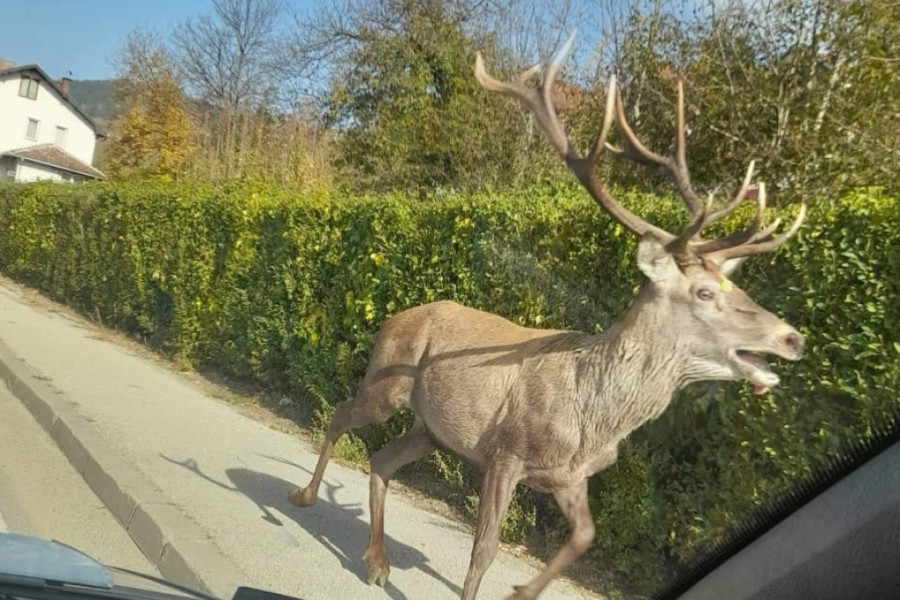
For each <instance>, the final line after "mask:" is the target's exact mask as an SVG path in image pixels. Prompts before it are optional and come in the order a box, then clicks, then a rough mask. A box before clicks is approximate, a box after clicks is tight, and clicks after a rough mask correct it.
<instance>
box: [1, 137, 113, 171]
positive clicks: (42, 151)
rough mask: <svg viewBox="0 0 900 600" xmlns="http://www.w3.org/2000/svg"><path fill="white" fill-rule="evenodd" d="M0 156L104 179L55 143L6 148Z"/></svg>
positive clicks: (89, 166) (92, 168) (93, 169)
mask: <svg viewBox="0 0 900 600" xmlns="http://www.w3.org/2000/svg"><path fill="white" fill-rule="evenodd" d="M0 156H10V157H13V158H18V159H21V160H26V161H29V162H33V163H38V164H41V165H47V166H50V167H55V168H57V169H61V170H63V171H68V172H70V173H78V174H79V175H84V176H86V177H93V178H94V179H106V175H104V174H103V173H101V172H100V171H98V170H97V169H95V168H94V167H92V166H91V165H89V164H87V163H86V162H83V161H80V160H78V159H77V158H75V157H74V156H72V155H71V154H69V153H68V152H66V151H65V150H63V149H62V148H60V147H59V146H57V145H55V144H38V145H36V146H28V147H27V148H19V149H18V150H8V151H6V152H4V153H3V154H0Z"/></svg>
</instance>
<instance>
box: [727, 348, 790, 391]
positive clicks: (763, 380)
mask: <svg viewBox="0 0 900 600" xmlns="http://www.w3.org/2000/svg"><path fill="white" fill-rule="evenodd" d="M730 354H731V359H732V361H733V362H734V364H735V366H736V367H737V368H738V370H739V371H740V372H741V374H742V375H743V376H744V378H746V379H747V380H748V381H749V382H750V383H752V384H753V393H754V394H765V393H766V392H767V391H768V390H769V388H770V387H775V386H776V385H778V382H779V381H780V379H779V377H778V375H776V374H775V373H774V372H772V369H771V368H769V363H767V362H766V360H765V359H764V358H763V357H762V356H760V355H759V354H758V353H756V352H753V351H751V350H743V349H738V350H732V351H731V353H730Z"/></svg>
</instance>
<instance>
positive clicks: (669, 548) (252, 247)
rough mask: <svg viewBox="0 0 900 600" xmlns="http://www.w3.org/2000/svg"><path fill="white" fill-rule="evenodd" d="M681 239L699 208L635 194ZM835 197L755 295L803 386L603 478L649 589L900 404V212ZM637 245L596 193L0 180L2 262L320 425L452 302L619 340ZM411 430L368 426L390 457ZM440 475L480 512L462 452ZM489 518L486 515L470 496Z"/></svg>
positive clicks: (701, 421) (653, 448) (724, 401)
mask: <svg viewBox="0 0 900 600" xmlns="http://www.w3.org/2000/svg"><path fill="white" fill-rule="evenodd" d="M622 197H623V199H624V201H625V202H626V203H628V204H629V206H631V207H633V209H634V210H636V211H637V212H639V213H640V214H642V215H645V216H646V217H647V218H649V219H650V220H652V221H654V222H656V223H659V224H660V225H662V226H664V227H669V228H674V227H676V226H677V225H678V224H679V223H680V222H681V220H682V219H683V215H682V212H681V211H680V209H679V208H678V207H676V206H674V205H673V204H672V203H671V202H669V201H667V200H665V199H653V198H649V197H642V196H639V195H635V194H628V193H623V194H622ZM825 206H826V203H824V202H823V203H821V205H820V207H819V208H816V209H815V210H814V211H812V214H811V215H810V216H809V217H808V222H807V225H806V226H805V227H804V229H803V230H802V232H801V234H799V235H798V237H797V238H796V239H795V240H792V241H791V242H790V243H788V244H786V245H785V246H783V247H782V249H780V250H779V251H778V252H776V253H774V254H770V255H764V256H761V257H756V258H753V259H751V260H750V261H748V263H747V264H746V265H745V266H744V267H743V269H742V272H741V274H740V276H738V277H737V278H736V279H737V281H738V283H740V284H744V287H745V289H747V291H748V292H749V293H750V294H751V295H752V296H753V297H754V298H755V299H756V300H757V301H759V302H760V304H762V305H763V306H766V307H767V308H769V309H771V310H773V311H774V312H776V313H777V314H780V315H782V316H784V317H785V319H786V320H788V321H789V322H791V323H792V324H793V325H795V326H796V327H798V328H799V329H800V330H801V331H802V332H803V333H804V334H805V335H807V337H808V340H809V346H808V353H807V357H806V358H805V359H804V360H803V361H802V362H800V363H797V364H782V365H779V366H778V370H779V371H780V372H781V373H782V384H781V386H779V387H778V388H777V389H775V390H774V391H773V392H772V393H771V394H769V395H767V396H764V397H755V396H752V395H750V394H749V393H748V389H747V388H748V386H746V385H740V384H734V383H728V384H715V385H708V386H694V387H693V388H691V389H689V390H687V391H686V392H685V393H684V394H682V397H681V399H680V400H679V401H677V402H675V403H673V406H672V407H671V408H670V409H669V410H668V411H667V412H666V413H665V414H664V415H663V417H662V418H660V419H659V420H658V421H656V422H654V423H651V424H649V425H647V426H645V427H644V428H642V429H641V430H639V431H638V432H636V433H635V434H634V435H633V436H632V437H631V439H630V440H629V441H628V442H627V443H626V444H625V447H624V448H623V451H622V454H621V458H620V460H619V462H618V463H617V464H616V465H615V466H613V467H611V468H610V469H608V470H607V471H605V472H604V473H603V474H602V475H600V476H598V477H595V478H594V480H593V481H592V502H593V510H594V514H595V517H596V523H597V530H598V539H597V544H596V545H595V547H594V549H593V550H592V553H593V554H592V555H591V557H589V558H588V559H587V560H588V561H592V560H593V561H596V564H597V566H598V568H599V569H602V570H604V572H606V571H607V570H612V571H613V572H614V573H615V574H616V575H618V576H622V577H624V579H625V580H627V581H631V582H633V583H634V584H635V585H636V587H637V589H639V590H642V591H644V592H646V591H648V590H649V589H650V588H652V586H653V585H654V584H656V583H657V582H658V581H659V580H660V578H661V577H663V574H664V572H665V568H667V566H669V565H671V564H672V561H685V560H689V559H690V557H691V556H693V555H694V554H695V553H696V552H697V551H699V550H703V549H704V548H706V547H708V545H709V544H710V543H714V542H716V541H718V540H720V539H721V538H722V536H723V535H724V534H725V532H727V531H728V528H729V527H733V526H734V525H735V524H736V523H738V522H740V520H741V519H742V518H744V517H745V516H746V515H747V514H748V512H749V511H752V510H753V509H754V508H756V507H758V506H759V505H760V504H761V503H762V502H764V501H766V500H767V499H770V498H772V497H773V496H774V495H776V494H778V493H780V492H782V491H783V490H785V489H786V488H788V487H789V486H790V485H791V482H793V481H795V480H796V478H797V477H799V476H803V475H804V474H807V473H809V472H810V471H811V470H812V469H815V468H816V467H818V466H820V465H822V464H824V462H825V461H826V460H827V457H828V456H829V455H830V454H833V453H835V452H838V451H840V449H841V447H842V446H843V445H845V444H847V443H851V442H853V441H855V440H859V439H862V438H865V437H866V436H867V435H870V433H871V431H872V429H873V428H874V427H877V424H878V423H879V422H883V420H884V419H885V418H886V416H887V415H888V414H889V413H890V412H891V411H892V410H895V409H896V407H897V405H898V400H897V399H896V390H897V389H898V376H900V344H898V343H897V340H900V335H898V334H900V300H898V298H900V289H898V288H900V233H898V231H900V210H898V206H897V203H896V201H895V199H892V198H888V197H884V196H883V195H880V194H879V193H878V192H877V191H861V192H858V193H856V194H853V195H850V196H848V197H845V198H842V199H840V200H839V201H837V202H836V203H834V205H833V206H832V207H831V208H825ZM633 254H634V242H633V240H632V239H631V238H630V236H628V235H626V234H625V233H624V232H623V231H622V229H621V227H619V226H616V225H614V224H613V223H611V222H610V220H609V219H608V218H606V217H605V215H603V214H601V213H600V211H599V210H598V209H597V208H596V206H594V205H593V204H592V203H591V202H590V201H589V200H586V199H585V198H584V195H583V194H582V193H581V192H579V191H573V190H569V189H562V190H525V191H523V192H521V193H518V194H507V195H498V194H485V195H480V196H469V197H460V196H453V195H448V196H446V197H439V198H432V199H429V200H424V201H423V200H410V199H407V198H404V197H400V196H386V197H370V198H349V197H326V196H320V197H304V198H294V197H288V196H285V195H282V194H280V193H278V192H275V191H272V190H266V189H258V188H257V189H254V188H248V187H246V186H240V185H233V186H226V187H216V188H213V187H208V186H204V185H193V184H165V183H156V182H140V183H134V184H127V185H126V184H91V185H84V186H64V185H53V184H28V185H2V186H0V268H2V269H3V271H4V272H5V273H6V274H8V275H9V276H11V277H14V278H16V279H19V280H21V281H24V282H26V283H28V284H30V285H32V286H34V287H37V288H39V289H41V290H43V291H44V292H46V293H47V294H49V295H50V296H52V297H53V298H55V299H57V300H60V301H62V302H66V303H68V304H70V305H72V306H74V307H76V308H78V309H79V310H81V311H83V312H84V313H86V314H88V315H91V316H93V317H94V318H96V319H98V320H101V321H102V322H104V323H106V324H108V325H111V326H114V327H117V328H119V329H122V330H124V331H127V332H129V333H131V334H134V335H136V336H138V337H140V338H141V339H143V340H145V341H147V342H148V343H150V344H151V345H153V346H154V347H156V348H159V349H160V350H162V351H164V352H165V353H166V354H168V355H169V356H173V357H176V358H178V359H180V360H182V361H184V362H185V363H187V364H193V365H197V366H204V367H213V368H215V369H218V370H219V371H221V372H222V373H225V374H228V375H230V376H233V377H238V378H244V379H250V380H253V381H256V382H258V383H261V384H263V385H266V386H271V387H273V388H278V389H281V390H284V391H286V392H289V393H294V394H295V395H296V396H297V397H299V398H303V399H305V400H307V401H308V402H310V403H311V405H312V409H313V414H314V419H313V421H314V422H313V425H314V426H317V427H321V426H322V424H323V422H324V421H325V419H327V415H328V414H329V411H330V407H331V406H332V405H333V404H334V403H335V402H336V401H339V400H342V399H346V398H349V397H351V396H352V395H353V393H354V390H355V386H356V384H357V382H358V380H359V379H360V377H361V375H362V373H363V372H364V369H365V365H366V357H367V352H368V350H369V348H370V344H371V340H372V336H373V334H374V332H375V331H376V330H377V328H378V326H379V325H380V323H382V322H383V321H384V319H385V318H386V317H387V316H388V315H390V314H392V313H395V312H397V311H399V310H402V309H403V308H406V307H409V306H413V305H416V304H420V303H422V302H428V301H431V300H436V299H441V298H452V299H455V300H457V301H459V302H462V303H464V304H468V305H470V306H474V307H476V308H482V309H486V310H490V311H492V312H496V313H499V314H501V315H504V316H506V317H508V318H510V319H512V320H514V321H516V322H518V323H521V324H523V325H530V326H547V327H569V328H577V329H582V330H587V331H599V330H601V329H603V328H604V327H606V326H608V325H609V324H610V323H612V322H613V321H614V320H615V319H616V317H617V316H619V315H621V314H622V312H623V311H624V309H625V307H626V305H627V303H628V301H629V300H630V298H631V296H632V293H633V290H634V289H635V287H636V286H637V285H639V283H640V281H639V278H638V271H637V269H636V268H635V266H634V258H633ZM407 423H408V417H404V416H401V417H399V418H397V419H394V420H392V421H390V422H389V423H387V424H386V425H384V426H380V427H369V428H366V429H364V430H363V431H361V432H359V437H358V438H356V439H357V440H362V442H363V443H364V444H365V445H366V446H367V447H368V448H369V449H372V448H376V447H378V446H380V445H382V444H383V443H384V442H385V441H386V440H387V439H388V438H391V437H393V436H395V435H396V434H397V433H399V431H400V430H402V429H403V428H404V427H405V426H406V424H407ZM431 465H432V468H433V469H434V470H435V472H436V473H439V474H441V475H442V476H443V477H445V478H447V479H448V480H450V481H451V483H452V484H453V485H455V486H456V487H457V489H458V494H459V497H460V498H461V502H465V499H466V497H469V498H470V499H471V497H473V492H472V490H471V482H472V481H473V477H472V474H471V473H470V472H469V471H468V470H467V469H466V468H463V467H461V466H460V464H459V463H458V462H456V461H454V460H453V459H451V458H448V457H446V456H444V455H436V456H435V457H434V458H433V459H432V461H431ZM470 504H471V502H470ZM535 519H536V520H537V523H538V524H539V527H537V529H538V530H539V531H541V532H542V534H543V536H544V538H545V539H546V540H547V541H548V542H549V543H550V544H551V545H553V544H554V543H560V542H561V540H563V539H564V537H565V526H564V524H563V523H562V520H561V518H560V517H559V514H558V512H557V511H556V510H555V508H553V507H552V506H551V503H549V502H548V501H547V500H546V499H545V498H544V497H538V496H534V495H531V494H527V493H525V494H521V495H520V496H519V498H518V500H517V503H516V505H515V507H514V510H513V513H512V517H511V518H510V519H509V520H508V521H507V527H506V533H507V536H508V537H512V538H519V539H523V538H525V537H526V536H528V535H529V534H530V533H531V530H532V525H533V524H534V523H535Z"/></svg>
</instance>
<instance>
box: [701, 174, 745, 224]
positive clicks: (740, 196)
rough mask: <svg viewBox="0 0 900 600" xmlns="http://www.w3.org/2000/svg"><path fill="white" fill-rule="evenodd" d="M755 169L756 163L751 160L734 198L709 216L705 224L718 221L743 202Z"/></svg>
mask: <svg viewBox="0 0 900 600" xmlns="http://www.w3.org/2000/svg"><path fill="white" fill-rule="evenodd" d="M755 169H756V161H755V160H751V161H750V164H749V165H748V166H747V174H746V175H744V181H743V182H741V187H740V189H739V190H738V191H737V193H736V194H735V195H734V198H732V199H731V201H730V202H729V203H728V204H726V205H725V206H723V207H722V208H720V209H719V210H717V211H715V212H714V213H712V214H711V215H709V220H708V221H707V223H713V222H715V221H718V220H719V219H721V218H722V217H724V216H725V215H727V214H729V213H731V211H733V210H734V209H735V208H737V206H738V204H740V203H741V202H743V201H744V198H746V197H747V192H748V191H749V190H750V181H751V180H752V179H753V172H754V170H755Z"/></svg>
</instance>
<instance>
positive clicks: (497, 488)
mask: <svg viewBox="0 0 900 600" xmlns="http://www.w3.org/2000/svg"><path fill="white" fill-rule="evenodd" d="M520 477H521V464H520V463H518V462H517V461H502V460H501V461H496V462H494V464H492V465H491V466H489V467H488V469H487V472H486V473H485V475H484V483H483V484H482V486H481V499H480V500H479V501H478V524H477V526H476V528H475V543H474V545H473V546H472V559H471V561H470V562H469V572H468V573H467V574H466V581H465V583H464V584H463V593H462V600H474V598H475V594H477V593H478V586H479V585H481V578H482V577H483V576H484V573H485V571H487V569H488V567H489V566H490V565H491V563H492V562H494V557H495V556H497V547H498V545H499V544H500V523H501V522H502V521H503V515H505V514H506V509H508V508H509V503H510V502H511V501H512V496H513V491H514V490H515V489H516V484H517V483H518V481H519V479H520Z"/></svg>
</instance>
